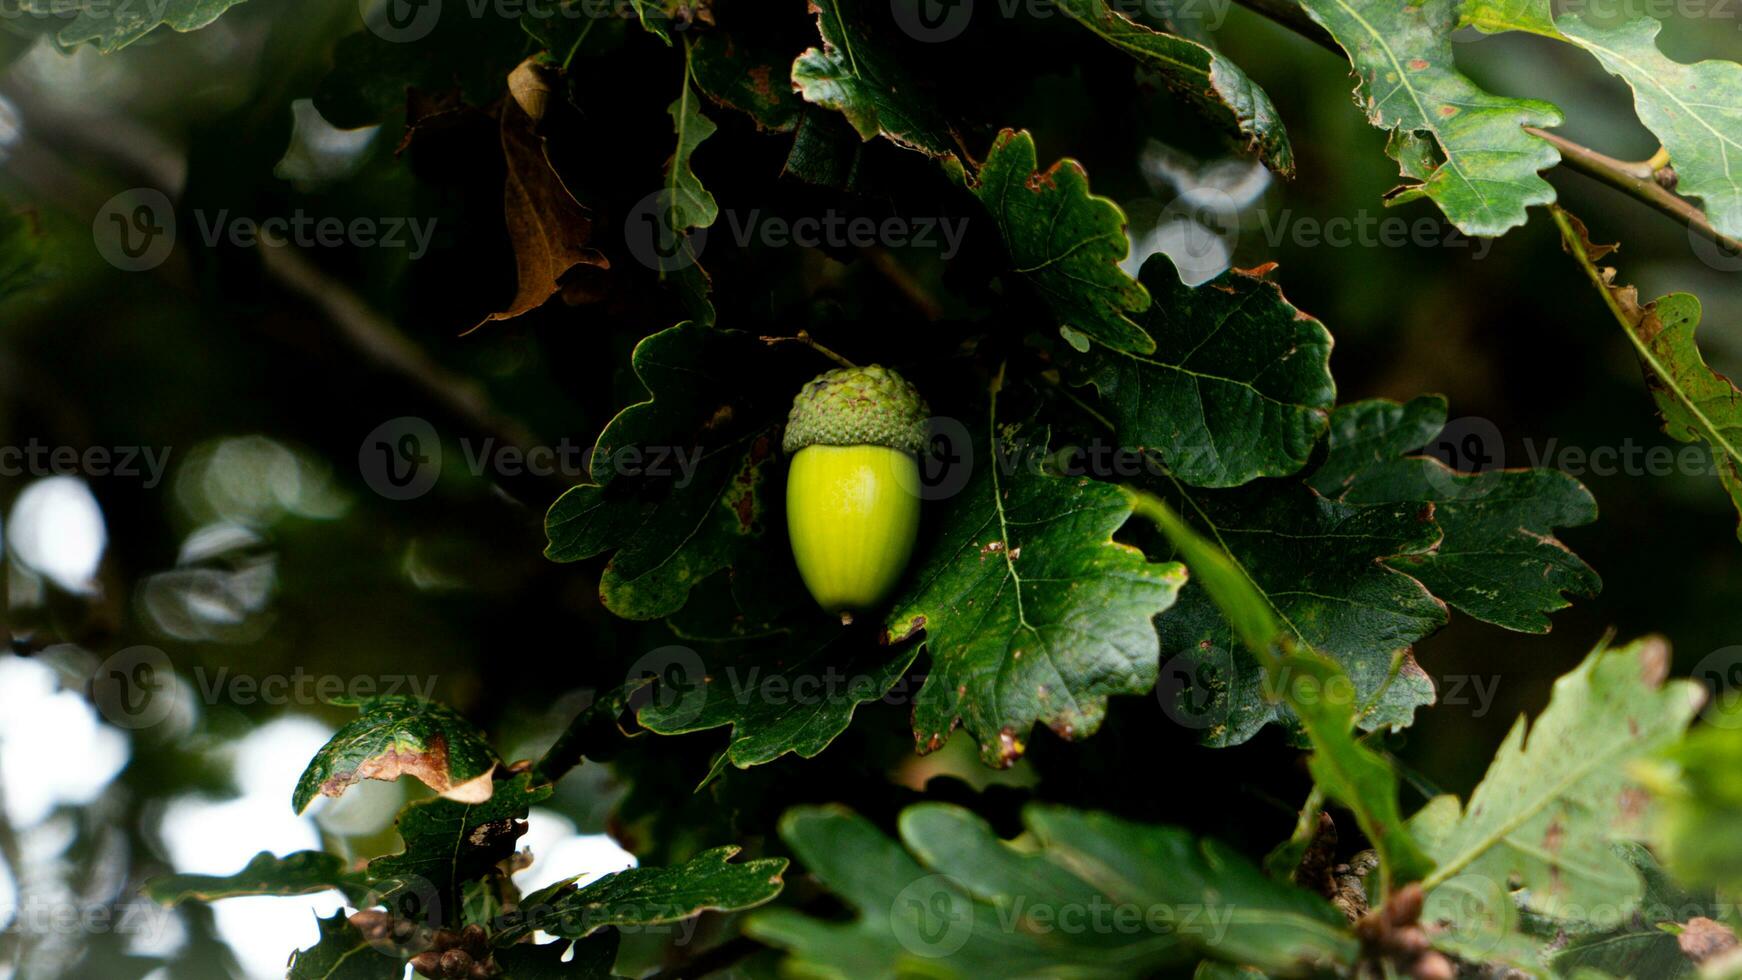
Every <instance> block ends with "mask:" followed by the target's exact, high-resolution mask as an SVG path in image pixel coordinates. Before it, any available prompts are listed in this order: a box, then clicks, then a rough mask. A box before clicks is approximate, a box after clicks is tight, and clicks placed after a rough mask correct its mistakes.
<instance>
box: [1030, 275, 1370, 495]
mask: <svg viewBox="0 0 1742 980" xmlns="http://www.w3.org/2000/svg"><path fill="white" fill-rule="evenodd" d="M1138 281H1139V282H1140V283H1141V284H1142V285H1143V287H1144V288H1145V289H1147V290H1148V292H1149V295H1150V296H1151V297H1152V299H1153V301H1152V302H1151V303H1150V306H1149V309H1148V310H1146V311H1145V312H1144V313H1143V314H1142V316H1141V317H1139V318H1138V323H1139V324H1140V325H1141V326H1142V328H1143V330H1144V331H1145V332H1147V333H1148V334H1149V335H1150V336H1151V337H1153V338H1154V340H1155V344H1156V352H1155V353H1154V354H1148V355H1145V354H1136V353H1132V352H1129V351H1121V350H1115V349H1113V348H1109V347H1105V346H1102V345H1091V346H1090V349H1089V350H1088V351H1087V352H1085V353H1083V354H1081V355H1079V356H1075V357H1072V356H1069V355H1068V354H1067V355H1066V356H1065V358H1064V360H1065V363H1066V365H1067V366H1070V367H1071V371H1072V380H1073V382H1075V383H1079V384H1084V385H1089V386H1092V387H1093V388H1094V389H1095V391H1096V393H1097V394H1098V395H1099V396H1100V402H1101V404H1102V405H1103V406H1105V408H1106V411H1107V414H1108V416H1109V418H1110V420H1111V421H1112V423H1113V431H1114V435H1115V436H1116V437H1117V438H1118V440H1119V444H1120V445H1121V446H1123V447H1129V448H1132V449H1144V450H1150V451H1153V452H1154V453H1155V454H1156V455H1158V456H1159V457H1160V458H1161V460H1162V462H1163V463H1165V464H1166V465H1167V467H1168V469H1169V470H1170V471H1171V472H1172V473H1173V474H1174V476H1175V477H1177V478H1178V479H1180V480H1182V481H1184V482H1186V483H1189V484H1192V485H1194V486H1204V487H1226V486H1238V485H1240V484H1242V483H1246V482H1248V481H1250V480H1253V479H1255V478H1257V477H1261V476H1286V475H1288V474H1290V473H1293V472H1295V471H1297V470H1299V469H1300V468H1301V467H1302V466H1304V465H1306V462H1307V457H1308V456H1309V455H1311V453H1312V451H1313V447H1314V446H1316V445H1317V444H1318V443H1319V441H1320V439H1321V438H1322V437H1323V436H1324V434H1325V427H1326V425H1327V423H1328V420H1329V418H1330V413H1331V407H1332V405H1334V404H1335V402H1336V384H1335V383H1334V382H1333V381H1332V380H1331V370H1330V357H1331V335H1330V332H1329V331H1327V330H1326V329H1325V327H1324V325H1323V324H1322V323H1320V322H1319V321H1317V320H1315V319H1313V318H1312V317H1310V316H1307V315H1306V314H1304V313H1302V312H1300V311H1299V310H1297V309H1295V308H1294V307H1293V306H1292V305H1290V304H1289V302H1288V300H1286V299H1285V298H1283V295H1282V290H1281V289H1280V288H1279V287H1277V286H1276V284H1274V283H1271V282H1268V281H1266V280H1265V279H1263V278H1262V277H1261V276H1259V275H1256V274H1253V273H1248V272H1242V271H1239V270H1230V271H1228V272H1225V273H1223V274H1222V275H1220V276H1218V277H1216V278H1215V279H1213V280H1211V281H1209V282H1207V283H1204V284H1203V285H1201V286H1198V287H1195V288H1194V287H1191V286H1187V285H1185V284H1184V283H1182V282H1180V280H1179V275H1178V273H1177V272H1176V271H1175V270H1174V267H1173V263H1172V262H1171V261H1169V259H1168V258H1167V256H1166V255H1163V254H1160V253H1158V254H1156V255H1154V256H1152V257H1151V258H1150V259H1149V260H1148V261H1146V262H1144V264H1143V270H1142V272H1141V273H1139V275H1138Z"/></svg>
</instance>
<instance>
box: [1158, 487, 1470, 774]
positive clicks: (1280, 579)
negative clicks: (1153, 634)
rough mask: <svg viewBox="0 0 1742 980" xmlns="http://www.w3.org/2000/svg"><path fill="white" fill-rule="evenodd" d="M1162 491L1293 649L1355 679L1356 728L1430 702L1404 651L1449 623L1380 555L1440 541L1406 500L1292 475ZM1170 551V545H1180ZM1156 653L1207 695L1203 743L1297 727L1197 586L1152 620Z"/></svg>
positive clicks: (1405, 716)
mask: <svg viewBox="0 0 1742 980" xmlns="http://www.w3.org/2000/svg"><path fill="white" fill-rule="evenodd" d="M1161 496H1162V497H1163V498H1165V499H1167V500H1169V502H1170V503H1173V504H1174V505H1175V509H1176V510H1177V511H1178V512H1179V513H1180V514H1181V515H1182V516H1183V518H1184V519H1185V520H1186V521H1187V522H1188V523H1189V525H1190V526H1191V527H1193V528H1194V529H1196V530H1197V532H1198V533H1200V534H1203V535H1204V536H1206V537H1208V538H1210V539H1211V540H1213V541H1215V542H1216V543H1217V544H1218V545H1219V546H1220V547H1221V548H1222V549H1223V550H1224V551H1226V552H1227V553H1228V554H1229V556H1230V557H1231V558H1232V560H1233V561H1234V562H1235V564H1236V565H1237V567H1239V568H1240V569H1241V572H1242V577H1243V578H1244V579H1246V580H1247V581H1249V582H1250V583H1251V585H1252V586H1253V587H1255V588H1256V589H1257V590H1258V591H1259V593H1260V594H1261V595H1262V596H1263V598H1264V602H1265V605H1266V606H1267V607H1268V610H1269V611H1268V615H1269V616H1271V617H1274V618H1275V619H1276V620H1277V621H1278V622H1280V624H1281V626H1282V628H1283V630H1284V631H1285V632H1286V633H1287V634H1288V635H1290V636H1291V637H1292V638H1293V641H1294V642H1295V643H1297V644H1300V645H1302V646H1305V647H1307V648H1310V649H1313V650H1316V651H1318V652H1319V653H1321V654H1323V655H1325V656H1327V657H1329V658H1330V659H1331V660H1333V661H1335V662H1336V663H1337V664H1338V665H1339V666H1340V667H1341V668H1342V670H1343V671H1344V672H1345V673H1346V674H1347V675H1348V678H1349V681H1350V682H1351V683H1352V684H1353V685H1354V693H1355V697H1356V710H1355V718H1356V721H1357V722H1358V723H1359V724H1360V726H1361V727H1362V728H1363V729H1367V730H1373V729H1378V728H1387V727H1390V728H1397V727H1403V726H1405V725H1408V724H1409V723H1410V720H1411V716H1412V715H1413V713H1414V710H1415V708H1417V707H1420V706H1422V705H1427V704H1432V703H1433V698H1434V692H1433V684H1432V682H1431V681H1430V680H1429V679H1428V677H1427V675H1426V674H1425V673H1424V672H1423V671H1422V669H1421V668H1420V667H1419V666H1417V665H1416V663H1415V660H1414V658H1413V657H1411V656H1410V648H1411V647H1412V646H1413V645H1414V643H1415V642H1416V641H1417V640H1420V639H1421V638H1422V637H1424V636H1427V635H1428V634H1429V633H1432V632H1434V631H1435V630H1437V629H1439V628H1440V627H1441V626H1444V625H1445V624H1446V621H1447V614H1446V609H1445V606H1444V604H1443V603H1441V602H1440V601H1439V600H1438V599H1436V598H1434V596H1433V594H1432V593H1431V592H1429V591H1428V590H1427V588H1426V586H1424V585H1422V584H1421V583H1420V582H1418V581H1416V580H1415V579H1413V578H1410V577H1409V576H1407V575H1404V574H1403V573H1401V572H1398V571H1396V570H1394V569H1392V568H1389V567H1387V565H1386V564H1385V559H1388V558H1393V557H1396V556H1400V555H1416V554H1425V553H1427V552H1429V551H1431V550H1432V549H1433V548H1434V546H1435V545H1437V544H1438V543H1439V541H1440V538H1441V532H1440V529H1439V527H1438V526H1437V525H1436V524H1434V523H1433V522H1432V521H1431V520H1426V521H1424V520H1422V519H1421V516H1420V515H1421V507H1420V506H1419V505H1415V504H1409V503H1403V504H1396V505H1390V506H1355V505H1353V504H1346V503H1341V502H1339V501H1335V500H1328V499H1326V498H1324V497H1322V496H1320V495H1319V494H1317V493H1315V492H1313V490H1312V489H1311V488H1310V487H1308V486H1305V485H1303V484H1302V483H1300V482H1299V481H1297V480H1277V481H1261V482H1259V483H1254V484H1249V485H1248V486H1245V487H1240V488H1237V489H1233V490H1219V491H1212V490H1196V489H1191V488H1187V487H1184V486H1182V485H1180V484H1178V483H1174V484H1172V485H1171V486H1170V487H1168V488H1167V490H1165V491H1162V493H1161ZM1176 546H1177V543H1176ZM1157 626H1158V630H1159V632H1160V634H1161V650H1162V656H1163V658H1164V659H1168V660H1169V662H1170V664H1172V663H1174V661H1173V660H1172V659H1171V658H1180V659H1179V661H1178V663H1179V664H1181V665H1186V666H1188V667H1189V668H1190V670H1189V672H1190V674H1191V676H1192V679H1193V680H1194V682H1195V683H1203V684H1205V685H1207V686H1208V687H1209V690H1208V691H1207V692H1204V693H1200V694H1199V695H1198V696H1199V697H1207V698H1209V699H1211V701H1210V703H1209V704H1208V706H1207V708H1206V709H1205V710H1202V711H1194V712H1193V713H1191V714H1190V715H1188V716H1185V717H1186V720H1188V721H1189V722H1191V723H1192V724H1195V725H1197V726H1199V727H1201V728H1202V730H1203V735H1202V738H1203V741H1204V742H1205V743H1206V744H1209V745H1217V746H1228V745H1237V744H1240V743H1242V742H1245V741H1246V740H1247V739H1250V738H1251V737H1252V736H1253V735H1256V734H1257V733H1258V731H1259V730H1260V729H1261V728H1263V726H1265V725H1267V724H1271V723H1285V724H1292V723H1293V722H1294V721H1295V718H1294V714H1293V712H1292V710H1290V708H1289V706H1288V705H1287V704H1286V703H1285V702H1283V701H1281V700H1278V699H1277V698H1275V697H1274V696H1272V695H1273V692H1272V691H1270V690H1268V685H1269V678H1268V676H1267V673H1266V671H1265V670H1264V669H1263V668H1262V667H1261V666H1260V665H1259V664H1258V663H1257V662H1255V661H1254V660H1253V659H1252V658H1251V657H1250V656H1248V655H1246V654H1245V653H1242V652H1241V646H1242V644H1241V642H1240V640H1241V637H1240V634H1239V633H1238V631H1237V630H1235V629H1233V628H1232V627H1231V626H1230V623H1229V620H1228V619H1227V618H1226V616H1225V615H1224V613H1223V612H1222V611H1221V610H1219V609H1218V608H1217V604H1216V603H1215V601H1214V596H1213V595H1211V594H1209V593H1208V592H1206V591H1205V590H1204V589H1203V588H1200V587H1198V585H1197V583H1195V582H1194V583H1193V584H1191V585H1188V586H1187V587H1186V588H1185V589H1183V590H1181V592H1180V597H1179V602H1178V603H1176V604H1175V606H1174V608H1173V609H1170V610H1169V611H1168V612H1167V614H1166V615H1164V616H1162V617H1161V619H1160V620H1158V621H1157Z"/></svg>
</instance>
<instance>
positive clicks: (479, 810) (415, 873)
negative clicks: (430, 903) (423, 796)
mask: <svg viewBox="0 0 1742 980" xmlns="http://www.w3.org/2000/svg"><path fill="white" fill-rule="evenodd" d="M551 792H552V789H551V787H550V786H549V785H548V784H544V783H535V782H534V781H533V776H532V774H531V773H521V774H520V775H518V776H515V777H514V778H513V779H511V780H506V781H504V782H501V783H498V784H497V786H496V790H495V792H494V793H492V794H491V795H490V797H489V799H487V800H484V801H482V802H477V803H460V802H456V801H454V800H444V799H433V800H419V801H417V802H415V803H410V804H407V805H406V807H405V809H403V810H401V811H400V812H399V818H398V820H397V821H396V822H395V829H397V830H398V832H399V837H400V839H401V840H403V841H404V842H405V849H404V850H403V851H400V852H399V853H397V854H388V855H384V856H382V857H378V858H376V859H375V860H373V861H370V862H369V868H368V871H369V877H370V878H371V879H373V880H374V881H377V882H387V883H389V884H388V885H387V886H386V887H384V888H382V889H381V891H382V893H383V896H384V900H385V898H390V897H391V896H393V895H398V894H401V893H404V894H407V895H408V896H410V895H415V896H416V897H417V898H420V899H424V900H427V899H429V898H431V897H435V898H437V899H439V900H440V901H441V902H442V903H443V905H442V906H441V907H440V909H439V911H440V912H441V913H442V914H444V915H445V914H448V912H449V911H450V910H453V909H455V908H456V907H457V902H458V899H459V897H460V895H461V886H462V885H463V884H464V883H466V882H468V881H472V880H474V879H478V878H482V877H485V876H486V875H488V874H491V873H492V871H493V869H494V868H495V867H496V865H497V864H498V863H499V862H501V861H503V860H504V859H506V858H508V857H510V856H511V855H513V853H514V850H515V846H516V842H517V841H519V840H520V836H521V835H522V834H524V833H526V824H525V820H526V814H527V811H528V810H529V809H530V808H531V807H533V806H535V805H537V804H538V803H541V802H543V801H545V800H547V799H549V798H550V795H551Z"/></svg>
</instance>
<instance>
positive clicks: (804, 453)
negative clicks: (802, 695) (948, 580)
mask: <svg viewBox="0 0 1742 980" xmlns="http://www.w3.org/2000/svg"><path fill="white" fill-rule="evenodd" d="M929 414H930V409H928V408H927V407H926V404H925V399H924V398H921V397H920V394H919V391H918V389H916V388H914V386H913V385H911V384H908V383H907V381H906V380H905V379H904V378H902V377H901V375H899V374H896V373H895V372H894V371H891V370H889V369H887V368H882V367H878V366H877V365H875V364H873V365H871V366H870V367H863V368H840V369H837V370H834V371H828V372H826V373H824V374H820V375H818V376H816V377H815V378H812V379H811V380H810V382H808V383H807V384H806V385H805V386H804V388H803V390H801V391H800V392H799V393H798V397H797V398H794V399H793V400H792V414H791V415H790V416H788V417H787V421H786V438H785V440H784V442H783V443H782V447H783V448H784V449H785V450H786V453H787V455H788V456H790V457H791V458H792V469H791V470H790V472H789V473H788V474H787V480H786V527H787V531H788V533H789V534H790V536H791V538H792V557H793V560H794V561H796V562H797V563H798V573H799V577H801V578H803V579H804V584H805V587H806V588H808V589H810V593H811V595H812V596H813V597H814V598H815V599H816V600H817V603H818V604H819V605H821V606H822V607H823V608H824V609H826V610H828V611H829V612H832V613H839V614H840V615H841V620H842V621H843V622H851V621H852V614H853V613H854V612H861V611H864V610H868V609H874V608H876V607H877V606H878V605H880V604H882V603H883V601H884V600H885V599H887V598H888V597H889V592H890V590H891V589H893V588H894V587H895V584H896V582H898V581H900V579H901V573H902V571H903V570H904V569H905V568H906V567H907V560H908V558H909V557H911V556H912V554H913V542H914V537H915V536H916V535H917V534H918V532H919V500H920V498H919V488H920V484H919V462H918V459H917V458H916V454H918V453H919V452H920V451H921V450H923V449H924V448H925V441H926V426H925V420H926V416H928V415H929Z"/></svg>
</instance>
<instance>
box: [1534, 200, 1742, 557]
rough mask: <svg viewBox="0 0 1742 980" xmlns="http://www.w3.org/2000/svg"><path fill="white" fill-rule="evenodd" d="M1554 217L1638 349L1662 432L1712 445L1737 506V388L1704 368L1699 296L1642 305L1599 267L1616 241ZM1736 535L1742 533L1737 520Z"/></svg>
mask: <svg viewBox="0 0 1742 980" xmlns="http://www.w3.org/2000/svg"><path fill="white" fill-rule="evenodd" d="M1554 218H1555V222H1556V224H1558V225H1559V226H1560V230H1561V242H1562V244H1563V246H1564V247H1565V248H1566V250H1567V253H1568V254H1569V255H1571V256H1572V257H1573V259H1574V261H1576V262H1578V263H1579V266H1580V268H1582V269H1584V270H1585V275H1586V277H1587V278H1589V279H1590V280H1591V283H1592V285H1594V286H1596V287H1597V289H1598V291H1599V292H1601V293H1602V296H1603V302H1604V303H1606V304H1607V305H1608V307H1609V312H1610V313H1612V314H1614V316H1615V319H1616V321H1617V322H1618V323H1620V324H1621V329H1622V330H1623V331H1624V332H1625V333H1626V334H1627V339H1628V341H1629V342H1630V343H1632V344H1633V349H1634V351H1635V352H1637V353H1638V355H1639V362H1640V366H1641V367H1643V368H1644V370H1645V385H1646V387H1647V388H1648V389H1650V391H1651V397H1652V400H1653V401H1655V402H1656V403H1657V411H1658V414H1659V415H1660V416H1662V418H1663V431H1664V433H1665V434H1667V435H1668V436H1669V437H1670V438H1672V439H1675V440H1677V441H1680V442H1689V443H1701V442H1703V443H1705V444H1706V446H1707V447H1708V448H1710V450H1711V453H1712V459H1713V462H1714V463H1715V464H1716V466H1717V469H1718V480H1719V482H1721V483H1722V484H1723V485H1724V490H1725V492H1726V493H1728V494H1729V495H1730V500H1731V502H1732V503H1734V504H1735V505H1736V508H1737V510H1738V511H1739V512H1742V391H1738V390H1737V388H1736V385H1735V384H1734V383H1733V382H1731V380H1730V379H1729V378H1727V377H1725V376H1724V375H1722V374H1719V373H1718V372H1716V371H1714V370H1712V369H1711V368H1710V367H1708V366H1707V365H1706V360H1705V357H1704V356H1702V355H1701V354H1700V348H1699V345H1698V344H1697V343H1696V342H1695V341H1694V331H1695V330H1697V329H1699V326H1700V301H1699V299H1697V298H1696V297H1694V296H1692V295H1690V294H1688V293H1670V294H1669V295H1667V296H1660V297H1658V298H1657V299H1655V300H1653V301H1651V302H1650V303H1645V304H1641V303H1640V302H1639V291H1638V290H1637V289H1635V288H1634V287H1632V286H1617V285H1615V270H1614V269H1613V268H1608V267H1599V266H1598V265H1597V263H1598V262H1599V261H1601V260H1602V259H1603V258H1604V257H1606V256H1607V255H1608V254H1609V253H1611V252H1613V251H1615V250H1616V248H1617V247H1618V246H1614V245H1595V244H1592V242H1591V240H1590V235H1589V233H1588V232H1587V231H1586V230H1585V224H1584V222H1582V221H1580V220H1579V219H1578V218H1576V217H1574V216H1573V215H1571V214H1568V213H1567V212H1565V211H1562V210H1561V209H1559V208H1556V209H1555V210H1554ZM1736 533H1737V536H1738V537H1742V523H1739V524H1738V526H1737V532H1736Z"/></svg>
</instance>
